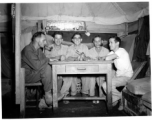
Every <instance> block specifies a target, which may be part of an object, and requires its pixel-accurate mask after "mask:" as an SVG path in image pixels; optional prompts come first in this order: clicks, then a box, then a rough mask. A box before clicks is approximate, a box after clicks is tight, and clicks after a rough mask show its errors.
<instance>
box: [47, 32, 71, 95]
mask: <svg viewBox="0 0 152 120" xmlns="http://www.w3.org/2000/svg"><path fill="white" fill-rule="evenodd" d="M51 41H52V40H50V41H48V43H49V44H48V47H49V48H52V50H49V49H48V48H46V49H45V55H46V57H48V58H50V60H51V61H63V60H66V54H67V50H68V46H66V45H62V42H63V34H62V33H61V32H56V33H55V34H54V39H53V41H54V44H53V45H52V42H51ZM62 79H63V86H62ZM69 84H71V82H70V80H68V77H65V76H64V77H62V76H58V81H57V88H58V89H57V90H58V92H61V93H62V94H65V95H67V94H68V93H67V91H68V90H69V87H70V85H69Z"/></svg>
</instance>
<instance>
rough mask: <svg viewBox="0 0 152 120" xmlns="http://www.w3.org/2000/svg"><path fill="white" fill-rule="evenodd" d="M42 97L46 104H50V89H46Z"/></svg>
mask: <svg viewBox="0 0 152 120" xmlns="http://www.w3.org/2000/svg"><path fill="white" fill-rule="evenodd" d="M44 98H45V101H46V104H47V105H49V106H50V105H52V94H51V90H50V91H48V92H45V96H44Z"/></svg>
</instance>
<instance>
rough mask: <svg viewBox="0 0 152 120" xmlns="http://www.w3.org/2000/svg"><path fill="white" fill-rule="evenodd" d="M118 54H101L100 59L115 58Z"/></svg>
mask: <svg viewBox="0 0 152 120" xmlns="http://www.w3.org/2000/svg"><path fill="white" fill-rule="evenodd" d="M117 57H118V56H117V55H116V54H111V55H107V56H103V57H101V58H100V60H114V59H116V58H117Z"/></svg>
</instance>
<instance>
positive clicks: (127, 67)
mask: <svg viewBox="0 0 152 120" xmlns="http://www.w3.org/2000/svg"><path fill="white" fill-rule="evenodd" d="M120 44H121V39H120V38H119V37H113V38H110V39H109V46H110V50H111V52H110V53H109V54H108V55H107V56H105V57H103V58H102V59H103V60H113V61H114V65H115V67H116V71H114V70H113V72H112V103H113V106H115V105H116V104H117V103H118V100H120V99H121V97H122V93H121V92H119V91H118V90H117V89H116V87H119V86H125V85H126V83H127V81H128V80H130V78H131V77H132V75H133V70H132V66H131V62H130V58H129V54H128V52H127V51H126V50H125V49H124V48H121V47H120ZM103 89H104V91H105V92H106V82H104V83H103ZM122 109H123V106H122V103H121V102H120V105H119V108H118V110H122Z"/></svg>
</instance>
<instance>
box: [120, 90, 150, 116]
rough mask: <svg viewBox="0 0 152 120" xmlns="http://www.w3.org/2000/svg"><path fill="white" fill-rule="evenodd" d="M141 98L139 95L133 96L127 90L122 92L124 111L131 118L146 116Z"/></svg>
mask: <svg viewBox="0 0 152 120" xmlns="http://www.w3.org/2000/svg"><path fill="white" fill-rule="evenodd" d="M141 97H142V96H141V95H134V94H132V93H131V92H129V91H128V90H123V92H122V100H123V107H124V111H125V112H126V113H128V114H129V115H133V116H143V115H147V113H146V108H145V106H144V105H143V101H142V99H141Z"/></svg>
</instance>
